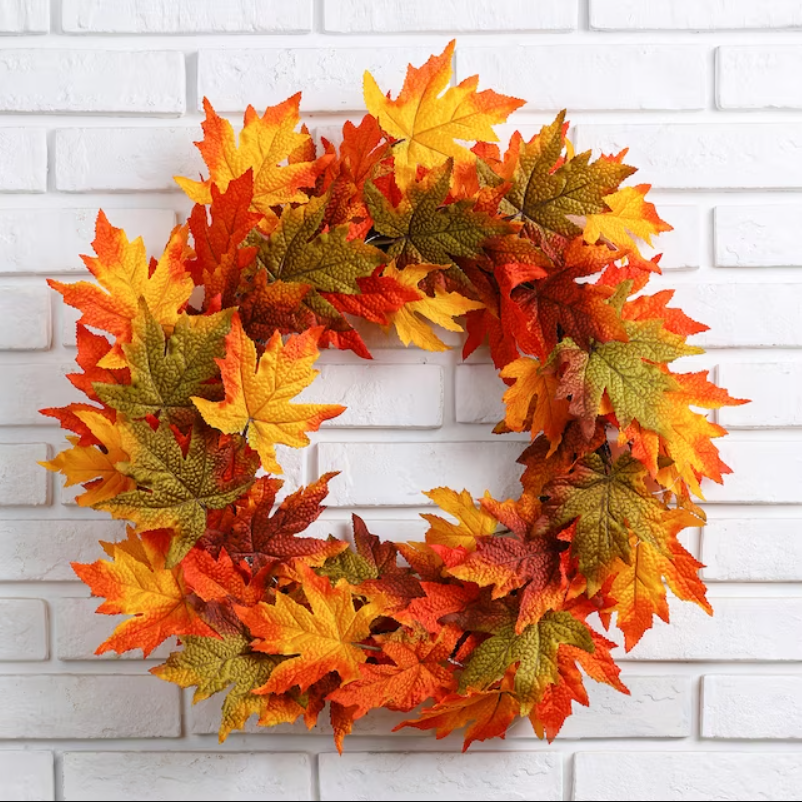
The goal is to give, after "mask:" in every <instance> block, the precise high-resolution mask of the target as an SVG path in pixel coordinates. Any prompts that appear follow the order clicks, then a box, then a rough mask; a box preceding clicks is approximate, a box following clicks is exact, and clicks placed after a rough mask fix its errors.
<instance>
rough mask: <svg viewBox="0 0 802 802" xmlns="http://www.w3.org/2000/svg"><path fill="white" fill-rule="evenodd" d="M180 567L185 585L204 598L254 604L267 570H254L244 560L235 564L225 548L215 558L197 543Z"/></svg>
mask: <svg viewBox="0 0 802 802" xmlns="http://www.w3.org/2000/svg"><path fill="white" fill-rule="evenodd" d="M181 570H182V571H183V572H184V579H185V580H186V583H187V585H188V586H189V587H190V588H191V589H192V591H193V593H195V594H197V595H198V596H199V597H200V598H201V599H203V601H207V602H209V601H230V600H234V601H237V602H239V603H240V604H256V602H258V601H261V600H262V599H263V598H264V596H265V573H266V572H264V571H259V572H258V573H257V574H254V573H253V572H252V570H251V568H250V566H249V565H248V564H247V563H246V562H244V561H241V562H240V563H239V564H237V565H235V564H234V561H233V560H232V559H231V557H230V556H229V555H228V554H227V553H226V551H225V549H221V550H220V553H219V555H218V556H217V558H216V559H215V558H214V557H213V556H212V555H211V554H210V553H209V552H208V551H205V550H203V549H202V548H198V547H197V546H196V547H195V548H193V549H191V550H190V551H189V553H188V554H187V556H186V557H184V559H183V560H181Z"/></svg>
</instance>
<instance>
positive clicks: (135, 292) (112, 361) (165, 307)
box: [48, 211, 193, 368]
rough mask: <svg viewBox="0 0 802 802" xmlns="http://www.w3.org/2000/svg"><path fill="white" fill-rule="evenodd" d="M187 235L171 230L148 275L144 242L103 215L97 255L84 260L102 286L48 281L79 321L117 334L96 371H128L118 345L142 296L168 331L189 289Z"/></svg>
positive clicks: (128, 336) (126, 335)
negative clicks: (98, 369) (129, 236)
mask: <svg viewBox="0 0 802 802" xmlns="http://www.w3.org/2000/svg"><path fill="white" fill-rule="evenodd" d="M187 233H188V228H187V226H179V227H176V228H175V229H174V230H173V233H172V234H171V236H170V241H169V242H168V243H167V247H166V248H165V249H164V253H163V254H162V256H161V258H160V259H159V261H158V263H157V264H156V267H155V268H154V269H153V270H152V271H151V270H150V268H149V265H148V259H147V256H146V254H145V245H144V243H143V242H142V238H141V237H139V238H137V239H136V240H134V241H133V242H129V241H128V237H126V236H125V232H124V231H123V230H122V229H121V228H115V227H114V226H112V225H111V224H110V223H109V221H108V219H107V218H106V215H105V214H104V213H103V212H102V211H101V212H99V213H98V216H97V224H96V228H95V239H94V240H93V242H92V247H93V248H94V249H95V253H96V254H97V256H96V257H92V256H84V257H82V258H83V260H84V264H85V265H86V266H87V268H88V269H89V272H90V273H92V275H93V276H94V277H95V278H96V279H97V281H98V284H100V286H99V287H98V286H97V285H96V284H92V283H90V282H88V281H78V282H75V283H73V284H63V283H62V282H60V281H54V280H52V279H48V284H49V285H50V286H51V287H52V288H53V289H54V290H57V291H58V292H60V293H61V294H62V295H63V296H64V300H65V302H66V303H68V304H69V305H70V306H74V307H75V308H76V309H78V310H80V312H81V317H80V319H79V322H80V323H82V324H84V325H86V326H92V327H94V328H97V329H102V330H103V331H107V332H109V333H110V334H113V335H114V336H115V343H114V347H113V348H112V349H111V351H109V353H107V354H106V355H105V356H104V357H103V358H102V359H101V360H100V361H99V362H98V363H97V364H98V365H99V366H100V367H102V368H123V367H126V364H125V360H124V359H123V356H122V351H121V350H120V346H121V345H122V343H126V342H129V341H130V339H131V321H132V320H133V319H134V318H135V317H136V315H137V313H138V311H139V299H140V298H143V299H144V300H145V301H146V302H147V304H148V307H149V309H150V311H151V313H152V314H153V316H154V317H155V318H156V320H157V321H158V322H159V323H160V324H161V325H163V326H164V327H165V328H166V329H167V330H168V332H169V331H170V330H171V329H172V327H173V325H174V324H175V322H176V320H177V319H178V314H179V311H180V310H181V308H182V307H183V306H184V305H185V304H186V303H187V301H188V300H189V296H190V294H191V292H192V287H193V283H192V278H191V276H190V275H189V273H187V272H186V270H185V269H184V259H185V258H186V256H187V254H188V253H189V250H188V248H187Z"/></svg>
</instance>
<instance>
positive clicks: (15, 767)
mask: <svg viewBox="0 0 802 802" xmlns="http://www.w3.org/2000/svg"><path fill="white" fill-rule="evenodd" d="M0 777H2V778H3V783H2V786H0V802H46V800H52V799H55V798H56V788H55V771H54V768H53V753H52V752H31V751H27V750H26V751H25V752H11V751H3V752H0Z"/></svg>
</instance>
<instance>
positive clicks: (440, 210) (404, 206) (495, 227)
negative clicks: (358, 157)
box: [365, 160, 513, 267]
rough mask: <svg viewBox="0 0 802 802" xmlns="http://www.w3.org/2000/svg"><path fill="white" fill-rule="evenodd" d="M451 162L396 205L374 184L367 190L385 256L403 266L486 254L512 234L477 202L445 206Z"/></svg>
mask: <svg viewBox="0 0 802 802" xmlns="http://www.w3.org/2000/svg"><path fill="white" fill-rule="evenodd" d="M451 172H452V162H451V161H450V160H449V161H447V162H446V163H445V164H444V165H443V166H442V167H440V168H436V169H434V170H432V171H431V172H430V173H429V174H428V175H426V176H424V177H423V178H422V179H420V180H419V181H417V182H416V183H414V184H412V185H410V186H409V188H408V189H407V191H406V193H405V194H404V195H403V196H402V197H401V201H400V202H399V203H398V204H397V205H396V206H394V205H393V204H392V203H390V201H388V200H387V198H386V197H385V196H384V194H383V193H382V192H381V190H380V189H379V188H378V187H377V186H376V185H375V184H373V183H370V182H369V183H367V184H366V185H365V202H366V203H367V207H368V210H369V211H370V215H371V217H372V218H373V226H374V228H375V229H376V231H378V233H379V234H381V235H382V236H383V237H385V238H387V239H388V240H389V243H388V248H387V255H388V256H389V257H390V258H393V259H395V260H396V261H397V262H398V264H399V265H400V266H401V267H406V266H407V265H409V264H419V263H431V264H438V265H451V264H454V260H455V259H457V258H460V257H463V258H478V257H481V256H483V255H484V252H483V250H482V244H483V243H485V242H487V241H488V240H490V239H492V238H494V237H499V236H501V235H504V234H510V233H512V231H513V228H512V226H510V225H509V224H508V223H507V222H505V221H504V220H501V219H499V218H496V217H491V216H490V215H489V214H487V213H485V212H483V211H477V210H476V209H475V208H474V202H473V201H470V200H459V201H456V202H454V203H446V202H445V201H446V197H447V195H448V190H449V186H450V184H451Z"/></svg>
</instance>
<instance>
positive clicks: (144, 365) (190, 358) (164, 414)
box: [94, 302, 232, 426]
mask: <svg viewBox="0 0 802 802" xmlns="http://www.w3.org/2000/svg"><path fill="white" fill-rule="evenodd" d="M231 315H232V310H225V311H223V312H218V313H217V314H215V315H193V316H189V315H186V314H183V315H181V316H180V317H179V318H178V322H177V323H176V326H175V329H174V330H173V334H172V336H171V337H170V338H169V339H165V334H164V330H163V329H162V327H161V325H160V324H159V322H158V321H157V320H155V319H154V318H153V316H152V315H151V313H150V311H149V310H148V308H147V306H146V305H145V304H144V302H142V303H141V304H140V313H139V315H138V316H137V317H136V319H135V320H134V327H133V339H132V341H131V342H130V343H127V344H126V345H124V346H123V352H124V353H125V357H126V361H127V362H128V365H129V367H130V369H131V383H130V384H128V385H124V384H95V385H94V388H95V391H96V392H97V394H98V396H100V398H101V400H102V401H104V402H105V403H106V404H108V405H109V406H111V407H114V408H115V409H116V410H118V411H119V412H123V413H125V414H126V415H127V416H128V417H129V418H144V417H145V416H146V415H157V416H158V417H159V418H160V419H163V420H166V421H168V422H169V423H174V424H176V425H178V426H185V425H187V424H190V423H191V422H192V420H193V419H194V418H195V415H196V410H195V407H194V406H193V404H192V401H190V397H191V396H196V397H198V396H199V397H201V398H207V399H209V400H213V401H219V400H221V399H222V398H223V388H222V385H221V384H220V383H216V384H208V383H207V382H208V381H209V379H211V378H213V377H215V376H217V375H218V374H219V372H220V371H219V369H218V367H217V364H216V363H215V358H216V357H223V356H224V355H225V341H224V338H225V336H226V334H228V330H229V328H230V327H231Z"/></svg>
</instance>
